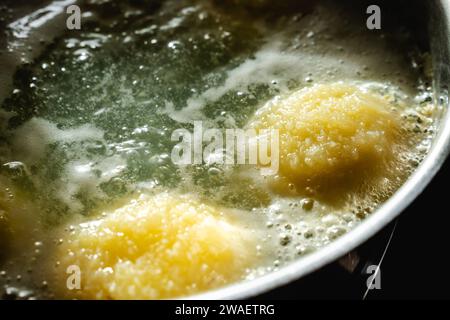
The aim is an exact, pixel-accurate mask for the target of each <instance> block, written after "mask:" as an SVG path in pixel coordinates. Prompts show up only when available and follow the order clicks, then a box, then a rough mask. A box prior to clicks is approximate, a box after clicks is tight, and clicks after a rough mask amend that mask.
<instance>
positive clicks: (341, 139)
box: [249, 82, 400, 185]
mask: <svg viewBox="0 0 450 320" xmlns="http://www.w3.org/2000/svg"><path fill="white" fill-rule="evenodd" d="M391 108H392V106H391V105H390V103H389V102H388V100H387V99H386V98H384V97H383V96H381V95H379V94H377V93H373V92H368V91H366V90H362V89H360V88H358V87H357V86H355V85H350V84H344V83H340V82H339V83H333V84H321V85H315V86H313V87H309V88H305V89H302V90H300V91H297V92H294V93H293V94H291V95H290V96H288V97H287V98H276V99H274V100H272V101H270V102H269V103H267V104H266V105H265V106H264V107H262V108H261V109H260V110H258V112H257V113H256V115H255V117H254V118H253V119H252V120H251V122H250V123H249V127H251V128H255V129H262V128H273V129H278V131H279V141H280V143H279V159H280V165H279V174H280V176H282V177H285V178H287V179H289V180H290V181H292V182H294V183H296V184H300V185H308V184H314V183H318V184H330V183H333V182H335V181H338V180H340V179H341V178H345V179H353V178H355V177H356V176H361V174H362V172H364V171H367V170H369V171H372V170H376V169H378V168H382V167H383V166H384V164H385V163H386V162H387V161H389V160H390V159H391V158H392V156H393V150H394V148H393V146H394V145H395V143H397V142H398V139H399V135H400V134H399V132H400V123H399V120H398V118H397V117H396V115H395V114H393V113H392V111H391Z"/></svg>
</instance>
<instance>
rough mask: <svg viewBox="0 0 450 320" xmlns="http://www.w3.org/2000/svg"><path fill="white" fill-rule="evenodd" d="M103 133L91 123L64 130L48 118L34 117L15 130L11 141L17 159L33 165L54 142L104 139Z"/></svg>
mask: <svg viewBox="0 0 450 320" xmlns="http://www.w3.org/2000/svg"><path fill="white" fill-rule="evenodd" d="M103 135H104V133H103V131H102V130H100V129H98V128H95V127H94V126H93V125H90V124H86V125H82V126H79V127H76V128H69V129H64V130H62V129H58V127H57V126H56V124H54V123H52V122H50V121H48V120H45V119H42V118H32V119H30V120H29V121H27V122H26V123H25V124H23V125H22V126H20V127H19V128H17V129H16V130H14V132H13V134H12V139H11V142H12V149H13V153H14V154H15V156H16V157H17V160H20V161H22V162H24V163H26V164H28V165H32V164H35V163H36V162H38V161H39V160H40V159H42V157H43V156H44V155H45V152H46V150H47V147H48V145H50V144H52V143H55V142H76V141H83V140H100V141H102V140H103Z"/></svg>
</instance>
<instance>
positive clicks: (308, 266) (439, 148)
mask: <svg viewBox="0 0 450 320" xmlns="http://www.w3.org/2000/svg"><path fill="white" fill-rule="evenodd" d="M74 2H76V1H75V0H65V1H61V3H62V4H63V6H65V5H68V4H70V3H74ZM428 5H429V11H430V15H429V24H430V26H429V27H430V29H429V30H430V32H429V39H430V47H431V52H432V57H433V67H434V81H433V86H434V91H435V102H436V103H437V104H439V106H440V112H439V114H438V119H437V123H438V125H437V128H438V130H437V132H436V133H435V138H434V141H433V144H432V147H431V150H430V152H429V154H428V155H427V156H426V158H425V159H424V160H423V162H422V163H421V164H420V166H419V167H418V168H417V170H416V171H415V172H414V173H413V174H412V175H411V177H410V178H409V179H408V180H407V181H406V183H405V184H404V185H403V186H402V187H401V188H400V189H399V190H398V191H397V192H396V193H395V194H394V195H393V196H392V197H391V198H390V199H389V200H388V201H387V202H385V203H384V204H383V205H382V206H380V207H379V208H378V209H377V210H376V211H375V212H373V213H372V214H371V215H370V216H369V217H368V218H367V219H365V220H364V221H363V222H362V223H361V224H360V225H358V226H357V227H356V228H354V229H353V230H351V231H350V232H349V233H347V234H345V235H344V236H342V237H340V238H338V239H337V240H335V241H334V242H332V243H331V244H329V245H327V246H325V247H324V248H322V249H320V250H318V251H316V252H314V253H311V254H309V255H307V256H305V257H302V258H299V259H298V261H295V262H293V263H291V264H289V265H287V266H285V267H283V268H281V269H280V270H278V271H275V272H272V273H270V274H267V275H265V276H262V277H259V278H257V279H255V280H251V281H246V282H242V283H238V284H234V285H230V286H228V287H225V288H221V289H218V290H213V291H209V292H206V293H203V294H199V295H196V296H193V297H191V298H192V299H236V298H247V297H251V296H255V295H257V294H260V293H263V292H265V291H268V290H270V289H272V288H275V287H278V286H281V285H284V284H286V283H289V282H291V281H293V280H296V279H299V278H300V277H303V276H305V275H307V274H309V273H312V272H314V271H316V270H318V269H320V268H322V267H324V266H325V265H327V264H329V263H331V262H333V261H335V260H336V259H338V258H340V257H342V256H343V255H345V254H347V253H348V252H350V251H351V250H353V249H355V248H357V247H358V246H359V245H361V244H362V243H364V242H365V241H366V240H368V239H369V238H371V237H372V236H374V235H375V234H376V233H377V232H378V231H380V230H381V229H382V228H383V227H385V226H386V225H387V224H388V223H390V222H391V221H392V220H393V219H394V218H396V217H397V216H398V215H399V214H400V213H401V212H402V211H403V210H404V209H405V208H406V207H407V206H408V205H410V204H411V203H412V202H413V201H414V199H415V198H416V197H417V196H418V195H419V194H420V193H421V192H422V191H423V190H424V188H425V187H426V186H427V184H428V183H429V182H430V181H431V179H432V178H433V176H434V175H435V174H436V173H437V172H438V170H439V169H440V167H441V166H442V164H443V163H444V161H445V159H446V157H447V155H448V153H449V151H450V113H449V112H448V90H447V84H448V81H449V80H450V42H449V39H450V34H449V32H450V1H448V0H440V1H439V0H433V1H429V3H428ZM63 6H60V7H58V6H56V7H54V8H53V9H54V11H53V13H54V14H53V15H52V14H50V17H51V18H52V19H59V18H61V17H60V16H61V15H62V14H63V13H64V12H63V11H62V10H61V8H63ZM49 10H50V11H49V12H50V13H51V12H52V11H51V10H52V9H51V8H50V9H49ZM24 23H26V21H24ZM25 27H26V25H25ZM50 27H51V25H50ZM42 28H44V29H42ZM42 28H41V31H40V32H43V31H42V30H45V28H48V26H46V25H44V24H43V26H42ZM25 31H26V30H25ZM1 40H2V39H0V44H1V42H2V41H1ZM27 41H28V40H26V39H25V40H24V43H22V44H20V43H18V47H17V50H18V52H20V51H24V50H23V49H24V48H26V46H27V45H29V44H30V43H28V42H27ZM31 45H36V46H39V45H38V44H37V43H31ZM35 53H36V52H35ZM18 57H19V55H18V54H16V53H14V52H13V53H12V54H11V57H10V59H9V61H10V62H9V63H8V64H7V65H0V69H1V70H2V72H1V73H2V75H1V76H0V82H2V83H1V85H0V103H1V101H2V100H3V98H4V96H5V94H6V92H7V91H8V88H9V87H10V86H8V84H10V82H11V79H12V73H13V70H14V68H15V67H16V66H17V65H18V64H20V59H18ZM5 70H6V71H7V72H5Z"/></svg>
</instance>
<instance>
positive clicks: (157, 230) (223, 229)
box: [58, 192, 256, 299]
mask: <svg viewBox="0 0 450 320" xmlns="http://www.w3.org/2000/svg"><path fill="white" fill-rule="evenodd" d="M226 213H227V212H226V210H224V209H220V208H217V207H213V206H211V205H207V204H204V203H202V202H200V201H199V200H197V199H196V198H194V197H193V196H191V195H178V194H171V193H168V192H163V193H161V194H158V195H155V196H149V195H141V196H139V197H138V198H135V199H132V200H131V201H129V202H128V203H127V204H126V205H124V206H123V207H120V208H118V209H116V210H114V211H112V212H107V213H106V215H103V216H104V218H100V219H98V220H95V221H90V222H86V223H81V224H80V225H79V226H78V227H76V228H75V231H73V232H72V234H71V235H70V236H69V238H68V239H66V240H65V241H64V243H63V244H62V245H61V246H60V248H59V251H58V254H59V257H58V259H59V261H60V263H61V265H62V266H64V270H60V271H61V273H64V272H65V270H66V268H67V266H69V265H77V266H78V267H79V268H80V271H81V275H82V276H81V290H79V291H78V294H79V295H80V296H79V297H80V298H84V299H160V298H171V297H178V296H184V295H189V294H193V293H196V292H199V291H202V290H206V289H211V288H214V287H218V286H222V285H224V284H226V283H228V282H230V281H236V280H239V279H240V278H241V277H242V276H243V274H244V271H245V269H246V268H247V267H249V264H250V263H251V261H252V259H253V258H252V255H253V254H254V251H255V250H254V248H255V246H256V244H255V243H254V242H253V239H252V235H251V233H250V232H249V231H246V230H244V229H242V228H239V227H237V226H235V225H232V224H231V223H230V222H228V221H227V220H226V219H225V218H224V217H223V216H222V215H224V214H226ZM64 283H65V282H64Z"/></svg>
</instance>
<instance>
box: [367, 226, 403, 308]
mask: <svg viewBox="0 0 450 320" xmlns="http://www.w3.org/2000/svg"><path fill="white" fill-rule="evenodd" d="M398 220H400V218H397V219H396V220H395V223H394V227H393V228H392V231H391V235H390V236H389V240H388V243H387V244H386V247H385V248H384V251H383V255H382V256H381V259H380V262H379V263H378V267H377V269H376V270H375V274H374V276H373V278H376V277H377V275H378V272H379V271H380V269H381V264H382V263H383V259H384V256H385V255H386V252H387V251H388V248H389V245H390V244H391V240H392V238H393V236H394V232H395V229H396V228H397V223H398ZM370 290H371V289H370V286H368V287H367V289H366V292H365V293H364V296H363V298H362V299H363V300H366V297H367V295H368V294H369V291H370Z"/></svg>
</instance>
